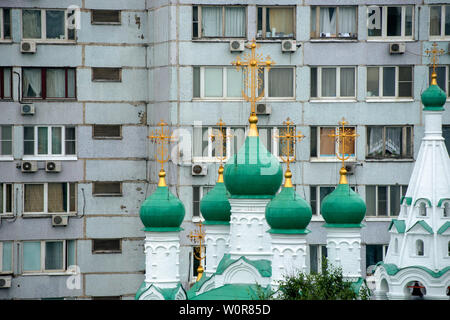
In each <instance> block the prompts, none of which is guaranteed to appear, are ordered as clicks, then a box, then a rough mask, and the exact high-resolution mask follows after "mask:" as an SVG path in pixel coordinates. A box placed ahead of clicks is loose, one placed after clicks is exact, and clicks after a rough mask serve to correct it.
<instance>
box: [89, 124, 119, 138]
mask: <svg viewBox="0 0 450 320" xmlns="http://www.w3.org/2000/svg"><path fill="white" fill-rule="evenodd" d="M120 128H121V126H120V125H104V124H101V125H100V124H95V125H94V126H93V136H94V138H120V137H121V130H120Z"/></svg>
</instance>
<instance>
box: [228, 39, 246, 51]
mask: <svg viewBox="0 0 450 320" xmlns="http://www.w3.org/2000/svg"><path fill="white" fill-rule="evenodd" d="M244 48H245V40H231V41H230V51H231V52H233V51H244Z"/></svg>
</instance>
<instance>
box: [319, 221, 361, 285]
mask: <svg viewBox="0 0 450 320" xmlns="http://www.w3.org/2000/svg"><path fill="white" fill-rule="evenodd" d="M326 230H327V252H328V261H329V263H330V264H333V265H334V266H336V267H338V266H339V267H341V268H342V273H343V275H344V277H346V278H359V277H361V229H360V228H326Z"/></svg>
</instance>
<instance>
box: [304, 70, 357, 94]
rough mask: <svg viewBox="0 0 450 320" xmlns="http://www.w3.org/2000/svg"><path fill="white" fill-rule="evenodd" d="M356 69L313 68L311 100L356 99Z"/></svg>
mask: <svg viewBox="0 0 450 320" xmlns="http://www.w3.org/2000/svg"><path fill="white" fill-rule="evenodd" d="M355 79H356V68H355V67H312V68H311V98H343V99H345V98H353V99H354V98H355V92H356V80H355Z"/></svg>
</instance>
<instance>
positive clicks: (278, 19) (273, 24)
mask: <svg viewBox="0 0 450 320" xmlns="http://www.w3.org/2000/svg"><path fill="white" fill-rule="evenodd" d="M266 10H267V11H268V18H269V20H268V23H269V30H267V31H268V32H272V33H273V30H274V29H275V33H276V34H272V37H275V36H277V37H282V36H292V35H293V33H294V31H293V30H294V14H293V11H292V9H291V8H267V9H266ZM280 33H282V34H280Z"/></svg>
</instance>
